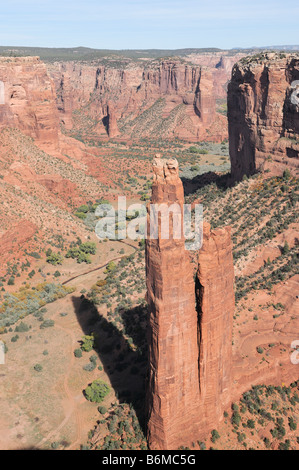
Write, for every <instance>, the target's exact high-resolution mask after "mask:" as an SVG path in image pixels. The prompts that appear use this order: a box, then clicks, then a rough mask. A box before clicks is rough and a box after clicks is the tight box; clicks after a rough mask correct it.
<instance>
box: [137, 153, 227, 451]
mask: <svg viewBox="0 0 299 470" xmlns="http://www.w3.org/2000/svg"><path fill="white" fill-rule="evenodd" d="M153 170H154V178H153V187H152V200H151V203H152V205H153V204H160V205H161V213H160V216H159V217H158V216H156V217H155V218H154V219H153V220H155V222H156V223H157V225H158V227H159V230H158V231H157V233H158V237H157V239H152V238H150V236H149V235H150V233H151V232H150V229H149V224H150V222H151V221H152V218H151V217H150V206H148V238H147V240H146V274H147V300H148V305H149V330H148V331H149V338H148V339H149V341H148V342H149V383H148V389H147V414H148V444H149V447H150V448H151V449H158V450H159V449H165V450H170V449H178V448H179V447H180V446H191V444H192V442H196V441H197V440H198V439H199V438H200V437H203V436H204V435H205V434H206V432H208V431H209V430H211V427H212V426H216V425H217V424H218V423H219V420H220V419H221V417H222V416H223V411H224V409H225V407H226V406H227V405H228V403H229V401H230V399H231V384H232V380H231V369H232V319H233V313H234V289H233V283H234V269H233V258H232V244H231V237H230V228H224V229H218V230H216V231H210V227H209V225H208V224H206V225H205V226H204V237H203V247H202V249H201V250H200V252H199V265H198V273H197V276H196V281H194V278H193V270H192V266H191V263H190V259H189V253H188V251H186V249H185V240H184V236H183V234H182V235H181V237H180V238H176V237H175V236H174V225H173V224H172V222H173V220H174V216H173V217H172V218H171V217H170V219H171V220H170V231H169V233H170V236H169V238H168V239H163V237H162V236H161V233H162V229H161V226H162V222H163V219H165V217H168V218H169V214H168V210H167V209H169V208H170V207H172V206H173V205H174V203H176V204H177V205H178V206H179V207H180V208H181V209H182V207H183V203H184V191H183V185H182V182H181V180H180V178H179V172H178V162H177V160H175V159H171V160H162V159H161V158H160V156H159V155H157V156H156V158H155V159H154V162H153ZM182 233H183V232H182ZM195 291H196V298H197V309H196V303H195Z"/></svg>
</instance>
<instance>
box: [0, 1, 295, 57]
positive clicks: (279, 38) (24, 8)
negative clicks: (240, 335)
mask: <svg viewBox="0 0 299 470" xmlns="http://www.w3.org/2000/svg"><path fill="white" fill-rule="evenodd" d="M298 24H299V2H298V0H284V1H282V0H279V1H278V0H246V2H245V1H242V0H238V1H237V0H212V1H209V0H171V1H170V0H106V1H103V0H84V1H83V0H0V45H3V46H9V45H10V46H41V47H77V46H86V47H94V48H99V49H155V48H156V49H157V48H158V49H177V48H184V47H219V48H232V47H236V46H239V47H250V46H268V45H278V44H279V45H280V44H298V43H299V34H298V31H299V28H298Z"/></svg>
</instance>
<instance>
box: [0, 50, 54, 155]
mask: <svg viewBox="0 0 299 470" xmlns="http://www.w3.org/2000/svg"><path fill="white" fill-rule="evenodd" d="M5 126H7V127H16V128H18V129H20V130H21V131H22V132H24V134H26V135H28V136H30V137H32V138H33V139H35V140H36V141H37V142H38V143H40V144H41V145H44V146H47V148H51V149H57V148H58V129H59V117H58V111H57V107H56V93H55V89H54V84H53V81H52V80H51V79H50V77H49V76H48V73H47V69H46V66H45V65H44V64H43V63H42V62H41V61H40V60H39V58H38V57H22V58H21V57H17V58H10V57H1V58H0V127H5Z"/></svg>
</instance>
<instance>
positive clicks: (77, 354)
mask: <svg viewBox="0 0 299 470" xmlns="http://www.w3.org/2000/svg"><path fill="white" fill-rule="evenodd" d="M74 356H75V357H82V349H80V348H77V349H75V351H74Z"/></svg>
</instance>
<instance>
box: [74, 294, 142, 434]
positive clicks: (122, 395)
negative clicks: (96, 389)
mask: <svg viewBox="0 0 299 470" xmlns="http://www.w3.org/2000/svg"><path fill="white" fill-rule="evenodd" d="M72 301H73V305H74V309H75V312H76V317H77V320H78V323H79V325H80V327H81V329H82V331H83V333H84V335H91V334H92V333H93V334H94V336H95V346H94V350H95V351H96V353H97V354H98V357H99V359H100V361H101V363H102V366H103V369H104V371H105V373H106V374H107V375H108V377H109V381H110V383H111V386H112V387H113V389H114V391H115V394H116V396H117V398H118V400H119V401H120V402H121V403H127V404H131V405H132V406H133V408H134V410H135V412H136V416H137V418H138V420H139V424H140V426H141V428H142V429H143V430H145V380H146V375H147V342H146V316H147V308H146V307H144V306H137V307H134V308H131V309H123V310H120V309H118V311H117V314H116V315H115V317H116V318H117V317H119V320H120V321H118V322H116V321H109V320H107V319H106V318H105V317H104V316H103V315H101V314H100V313H99V311H98V308H97V306H96V305H95V304H94V302H93V301H92V300H90V299H87V298H86V297H84V296H83V295H82V296H81V297H76V296H73V297H72ZM119 324H122V325H123V328H122V330H120V329H119V328H118V327H117V325H119Z"/></svg>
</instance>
